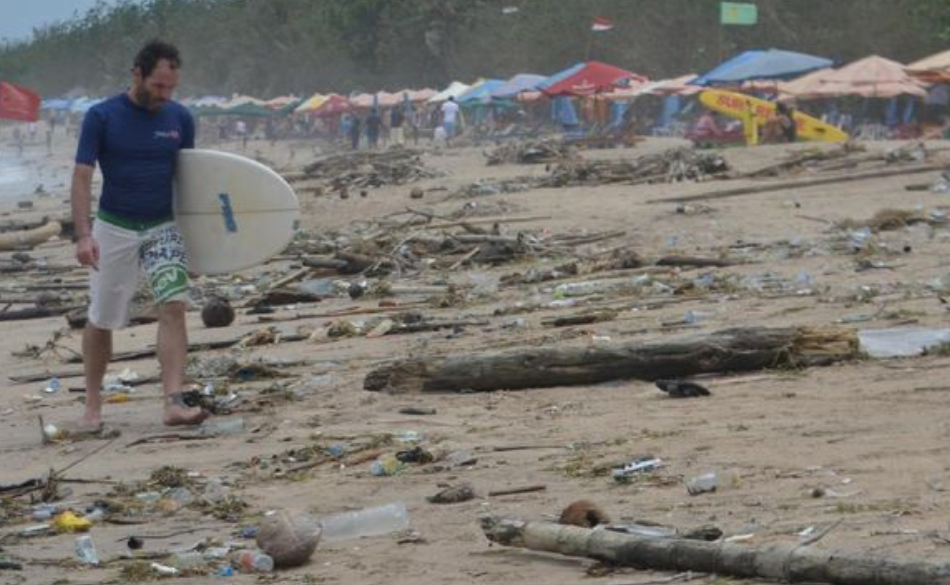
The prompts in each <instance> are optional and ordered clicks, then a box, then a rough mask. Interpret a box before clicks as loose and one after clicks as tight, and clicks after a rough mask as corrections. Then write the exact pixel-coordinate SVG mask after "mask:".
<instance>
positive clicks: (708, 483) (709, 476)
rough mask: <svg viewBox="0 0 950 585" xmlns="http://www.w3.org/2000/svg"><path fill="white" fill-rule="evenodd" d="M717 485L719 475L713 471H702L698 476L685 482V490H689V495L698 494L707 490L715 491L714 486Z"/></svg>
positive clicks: (716, 486) (707, 491)
mask: <svg viewBox="0 0 950 585" xmlns="http://www.w3.org/2000/svg"><path fill="white" fill-rule="evenodd" d="M718 487H719V477H718V476H717V475H716V472H715V471H712V472H710V473H704V474H703V475H700V476H698V477H694V478H692V479H690V480H687V482H686V491H687V492H689V495H691V496H698V495H699V494H705V493H709V492H714V491H716V488H718Z"/></svg>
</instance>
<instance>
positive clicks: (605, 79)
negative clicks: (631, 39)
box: [538, 61, 649, 96]
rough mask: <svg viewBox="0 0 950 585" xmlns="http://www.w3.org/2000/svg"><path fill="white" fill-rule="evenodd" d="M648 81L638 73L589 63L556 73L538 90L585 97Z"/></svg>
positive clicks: (597, 62) (593, 62)
mask: <svg viewBox="0 0 950 585" xmlns="http://www.w3.org/2000/svg"><path fill="white" fill-rule="evenodd" d="M647 81H649V80H648V79H647V78H646V77H645V76H643V75H640V74H638V73H634V72H632V71H627V70H626V69H621V68H620V67H615V66H613V65H608V64H606V63H600V62H599V61H588V62H586V63H578V64H577V65H574V66H573V67H569V68H567V69H565V70H564V71H561V72H560V73H555V74H554V75H552V76H551V77H549V78H547V79H546V80H544V81H543V82H541V83H540V84H539V86H538V89H540V90H541V91H542V92H544V93H545V94H547V95H549V96H555V95H567V96H585V95H593V94H597V93H604V92H609V91H613V90H614V89H616V88H618V87H623V86H628V85H632V84H644V83H646V82H647Z"/></svg>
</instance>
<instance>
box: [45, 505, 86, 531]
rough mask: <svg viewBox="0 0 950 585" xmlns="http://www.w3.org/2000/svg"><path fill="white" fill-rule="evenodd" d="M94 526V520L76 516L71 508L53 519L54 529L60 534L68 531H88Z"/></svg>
mask: <svg viewBox="0 0 950 585" xmlns="http://www.w3.org/2000/svg"><path fill="white" fill-rule="evenodd" d="M90 528H92V522H90V521H89V520H86V519H85V518H80V517H79V516H76V515H75V514H73V513H72V512H70V511H69V510H67V511H65V512H63V513H62V514H60V515H59V516H57V517H56V518H54V519H53V530H55V531H56V532H59V533H60V534H63V533H68V532H86V531H87V530H89V529H90Z"/></svg>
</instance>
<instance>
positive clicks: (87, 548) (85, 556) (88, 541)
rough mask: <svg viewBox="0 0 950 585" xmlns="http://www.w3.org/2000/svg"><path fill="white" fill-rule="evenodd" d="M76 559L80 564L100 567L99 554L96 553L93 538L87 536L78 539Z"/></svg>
mask: <svg viewBox="0 0 950 585" xmlns="http://www.w3.org/2000/svg"><path fill="white" fill-rule="evenodd" d="M76 558H77V559H78V560H79V562H80V563H84V564H86V565H93V566H99V553H97V552H96V545H95V543H94V542H92V537H91V536H89V535H85V536H79V537H77V538H76Z"/></svg>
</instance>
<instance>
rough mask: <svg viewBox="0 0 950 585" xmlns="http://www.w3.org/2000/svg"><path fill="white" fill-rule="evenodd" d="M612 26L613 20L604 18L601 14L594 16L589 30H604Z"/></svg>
mask: <svg viewBox="0 0 950 585" xmlns="http://www.w3.org/2000/svg"><path fill="white" fill-rule="evenodd" d="M613 27H614V21H612V20H610V19H609V18H604V17H603V16H596V17H594V24H592V25H591V27H590V30H592V31H594V32H606V31H608V30H610V29H612V28H613Z"/></svg>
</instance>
